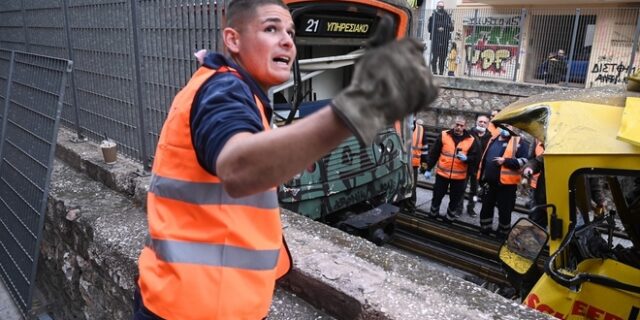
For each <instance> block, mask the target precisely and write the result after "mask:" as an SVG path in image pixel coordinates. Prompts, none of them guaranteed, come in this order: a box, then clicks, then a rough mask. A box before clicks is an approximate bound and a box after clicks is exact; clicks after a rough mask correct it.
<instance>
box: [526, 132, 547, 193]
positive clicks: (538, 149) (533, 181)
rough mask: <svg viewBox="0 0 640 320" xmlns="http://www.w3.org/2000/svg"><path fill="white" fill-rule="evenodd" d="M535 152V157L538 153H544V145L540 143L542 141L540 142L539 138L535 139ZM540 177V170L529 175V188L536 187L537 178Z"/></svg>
mask: <svg viewBox="0 0 640 320" xmlns="http://www.w3.org/2000/svg"><path fill="white" fill-rule="evenodd" d="M534 153H535V155H534V156H535V157H538V156H540V155H542V154H543V153H544V146H543V145H542V142H540V141H539V140H537V139H536V149H535V151H534ZM539 178H540V172H538V173H536V174H534V175H533V176H531V182H529V183H530V185H531V188H534V189H536V188H537V187H538V179H539Z"/></svg>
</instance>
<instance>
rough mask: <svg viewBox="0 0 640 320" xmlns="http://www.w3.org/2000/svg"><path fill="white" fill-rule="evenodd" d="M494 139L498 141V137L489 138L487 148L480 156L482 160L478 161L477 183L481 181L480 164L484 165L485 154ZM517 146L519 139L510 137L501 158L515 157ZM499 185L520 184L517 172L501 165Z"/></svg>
mask: <svg viewBox="0 0 640 320" xmlns="http://www.w3.org/2000/svg"><path fill="white" fill-rule="evenodd" d="M495 139H498V136H495V137H493V138H491V140H489V144H488V145H487V148H486V149H484V154H483V155H482V158H481V159H480V167H479V169H478V175H477V178H478V181H479V180H480V179H481V175H482V164H483V163H484V157H485V154H486V153H487V150H488V149H489V146H490V145H491V143H492V142H493V140H495ZM519 145H520V137H518V136H512V137H511V139H509V143H508V144H507V148H506V149H505V150H504V153H502V157H503V158H505V159H508V158H514V157H515V156H516V153H517V151H518V146H519ZM500 183H502V184H518V183H520V172H519V171H518V170H512V169H509V168H507V166H505V165H504V164H503V165H502V166H500Z"/></svg>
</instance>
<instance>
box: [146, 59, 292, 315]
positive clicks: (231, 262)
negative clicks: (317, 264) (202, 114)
mask: <svg viewBox="0 0 640 320" xmlns="http://www.w3.org/2000/svg"><path fill="white" fill-rule="evenodd" d="M216 72H232V73H234V74H236V75H238V74H237V72H236V71H235V70H233V69H230V68H226V67H223V68H220V69H219V70H211V69H209V68H206V67H201V68H199V69H198V70H197V71H196V73H195V74H194V75H193V77H192V78H191V80H190V81H189V83H188V84H187V85H186V86H185V87H184V88H183V89H182V90H181V91H180V92H179V93H178V95H177V96H176V97H175V99H174V101H173V104H172V105H171V109H170V111H169V115H168V117H167V120H166V122H165V124H164V126H163V128H162V132H161V133H160V139H159V142H158V147H157V151H156V157H155V160H154V163H153V169H152V179H151V184H150V186H149V194H148V197H147V207H148V209H147V218H148V221H149V239H148V241H147V244H146V245H145V247H144V249H143V250H142V253H141V255H140V260H139V269H140V278H139V280H138V284H139V286H140V293H141V296H142V300H143V303H144V306H145V307H146V308H147V309H149V310H150V311H152V312H153V313H155V314H156V315H158V316H160V317H162V318H165V319H172V320H174V319H176V320H179V319H189V320H195V319H262V318H264V317H266V315H267V313H268V311H269V306H270V304H271V299H272V296H273V290H274V286H275V280H276V279H278V278H279V277H281V276H283V275H284V274H286V273H287V272H288V271H289V269H290V267H291V260H290V256H289V253H288V250H287V249H286V245H285V243H284V238H283V236H282V226H281V223H280V208H279V205H278V198H277V194H276V189H275V188H272V189H270V190H268V191H265V192H262V193H258V194H254V195H250V196H246V197H242V198H232V197H231V196H229V195H228V194H227V193H226V192H225V190H224V188H223V185H222V181H221V180H220V178H218V177H217V176H215V175H212V174H210V173H209V172H207V171H206V170H205V169H204V168H202V167H201V166H200V164H199V163H198V159H197V157H196V151H195V150H194V147H193V145H192V141H191V128H190V124H189V119H190V114H191V106H192V104H193V101H194V99H195V96H196V94H197V92H198V90H199V89H200V88H201V86H202V85H203V84H204V83H205V81H207V80H208V79H209V78H211V77H212V76H213V75H214V74H215V73H216ZM238 77H239V75H238ZM254 99H255V101H256V104H257V106H258V109H259V111H260V115H261V117H262V123H263V126H264V128H265V130H269V122H268V121H267V118H266V116H265V112H264V110H263V109H264V106H263V105H262V103H261V102H260V99H258V98H257V97H256V96H255V95H254Z"/></svg>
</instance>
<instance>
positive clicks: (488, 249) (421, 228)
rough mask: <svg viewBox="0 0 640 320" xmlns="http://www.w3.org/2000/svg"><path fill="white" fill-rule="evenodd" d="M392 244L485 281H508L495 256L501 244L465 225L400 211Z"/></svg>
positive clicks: (499, 282) (505, 282) (500, 282)
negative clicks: (405, 213)
mask: <svg viewBox="0 0 640 320" xmlns="http://www.w3.org/2000/svg"><path fill="white" fill-rule="evenodd" d="M393 244H394V245H395V246H397V247H399V248H402V249H404V250H407V251H410V252H412V253H415V254H419V255H422V256H425V257H428V258H430V259H432V260H435V261H438V262H440V263H442V264H445V265H448V266H451V267H453V268H456V269H459V270H463V271H465V272H467V273H470V274H473V275H475V276H477V277H479V278H481V279H484V280H486V281H489V282H492V283H496V284H501V285H506V284H508V282H507V279H506V278H505V276H504V271H503V270H502V266H501V264H500V261H499V260H498V259H497V256H498V250H499V248H500V243H499V242H498V241H497V240H495V239H489V238H486V237H481V236H480V234H479V233H478V234H475V233H474V232H473V231H472V230H470V229H469V228H468V226H464V225H459V224H451V225H445V224H444V223H441V222H439V221H438V220H434V219H430V218H426V216H425V217H417V216H408V215H404V214H400V215H399V216H398V218H397V219H396V233H395V236H394V240H393Z"/></svg>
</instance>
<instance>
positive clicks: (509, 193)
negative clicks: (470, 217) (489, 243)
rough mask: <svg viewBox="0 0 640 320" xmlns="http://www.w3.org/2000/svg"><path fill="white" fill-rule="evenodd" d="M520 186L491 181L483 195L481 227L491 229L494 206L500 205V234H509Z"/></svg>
mask: <svg viewBox="0 0 640 320" xmlns="http://www.w3.org/2000/svg"><path fill="white" fill-rule="evenodd" d="M517 189H518V186H517V185H515V184H513V185H505V184H500V183H489V184H488V187H487V190H485V193H484V196H483V197H482V210H481V211H480V229H482V230H485V231H486V230H489V229H491V225H492V224H493V208H494V207H498V230H497V232H498V234H502V235H504V234H507V233H508V232H509V230H510V229H511V213H512V212H513V208H514V207H515V206H516V190H517Z"/></svg>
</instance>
